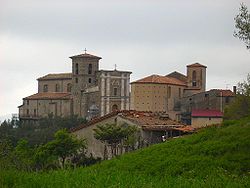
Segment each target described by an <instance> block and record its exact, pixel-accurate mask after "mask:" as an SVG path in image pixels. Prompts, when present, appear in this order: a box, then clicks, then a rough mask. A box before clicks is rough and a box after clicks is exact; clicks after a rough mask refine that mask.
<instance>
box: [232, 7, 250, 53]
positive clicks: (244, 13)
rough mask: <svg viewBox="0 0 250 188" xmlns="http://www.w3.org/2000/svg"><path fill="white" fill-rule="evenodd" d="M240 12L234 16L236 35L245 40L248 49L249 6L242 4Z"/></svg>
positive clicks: (249, 34) (249, 39)
mask: <svg viewBox="0 0 250 188" xmlns="http://www.w3.org/2000/svg"><path fill="white" fill-rule="evenodd" d="M239 11H240V12H239V14H238V15H237V16H236V17H235V18H234V20H235V28H236V31H234V37H237V38H239V39H240V40H242V41H243V42H245V44H246V47H247V49H250V14H249V12H248V9H247V6H246V5H244V4H243V3H241V4H240V9H239Z"/></svg>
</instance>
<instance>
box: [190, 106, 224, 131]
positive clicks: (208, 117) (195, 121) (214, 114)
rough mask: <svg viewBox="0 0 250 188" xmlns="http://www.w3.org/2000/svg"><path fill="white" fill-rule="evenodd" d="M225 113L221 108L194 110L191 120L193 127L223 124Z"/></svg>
mask: <svg viewBox="0 0 250 188" xmlns="http://www.w3.org/2000/svg"><path fill="white" fill-rule="evenodd" d="M222 121H223V113H222V112H221V111H220V110H208V109H206V110H192V113H191V122H192V127H194V128H201V127H206V126H210V125H217V124H221V123H222Z"/></svg>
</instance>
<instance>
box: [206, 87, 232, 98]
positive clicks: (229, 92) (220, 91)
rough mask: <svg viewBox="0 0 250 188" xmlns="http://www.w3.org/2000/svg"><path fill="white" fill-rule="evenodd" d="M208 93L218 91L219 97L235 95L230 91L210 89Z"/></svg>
mask: <svg viewBox="0 0 250 188" xmlns="http://www.w3.org/2000/svg"><path fill="white" fill-rule="evenodd" d="M210 91H219V96H222V97H234V96H235V94H234V92H232V91H231V90H230V89H211V90H210Z"/></svg>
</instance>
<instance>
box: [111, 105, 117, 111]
mask: <svg viewBox="0 0 250 188" xmlns="http://www.w3.org/2000/svg"><path fill="white" fill-rule="evenodd" d="M117 110H118V106H117V105H116V104H114V105H113V106H112V112H114V111H117Z"/></svg>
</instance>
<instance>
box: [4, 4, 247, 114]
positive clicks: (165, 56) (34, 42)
mask: <svg viewBox="0 0 250 188" xmlns="http://www.w3.org/2000/svg"><path fill="white" fill-rule="evenodd" d="M241 2H244V3H245V4H246V5H247V7H248V10H249V8H250V0H216V1H213V0H202V1H200V0H126V1H124V0H105V1H104V0H91V1H90V0H89V1H87V0H70V1H68V0H53V1H52V0H0V64H1V68H0V88H1V89H0V92H1V94H0V116H4V115H6V114H11V113H17V112H18V108H17V106H19V105H21V104H22V98H24V97H26V96H29V95H32V94H34V93H36V92H37V89H38V86H37V80H36V79H37V78H38V77H41V76H44V75H46V74H48V73H61V72H71V60H70V59H69V57H70V56H72V55H78V54H81V53H84V49H85V48H86V49H87V53H90V54H94V55H97V56H101V57H102V60H101V62H100V68H101V69H108V70H110V69H111V70H112V69H114V66H115V64H116V65H117V69H118V70H127V71H132V72H133V73H132V75H131V81H134V80H137V79H140V78H143V77H145V76H149V75H151V74H159V75H166V74H168V73H170V72H173V71H178V72H181V73H183V74H186V65H188V64H192V63H195V62H199V63H201V64H204V65H206V66H207V90H209V89H214V88H220V89H232V87H233V85H236V84H237V83H238V82H240V81H243V80H244V79H246V77H247V74H248V73H250V51H249V50H246V47H245V45H244V43H243V42H242V41H240V40H238V39H237V38H234V37H233V32H234V30H235V28H234V24H235V23H234V17H235V16H236V15H237V14H238V13H239V7H240V3H241Z"/></svg>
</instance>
